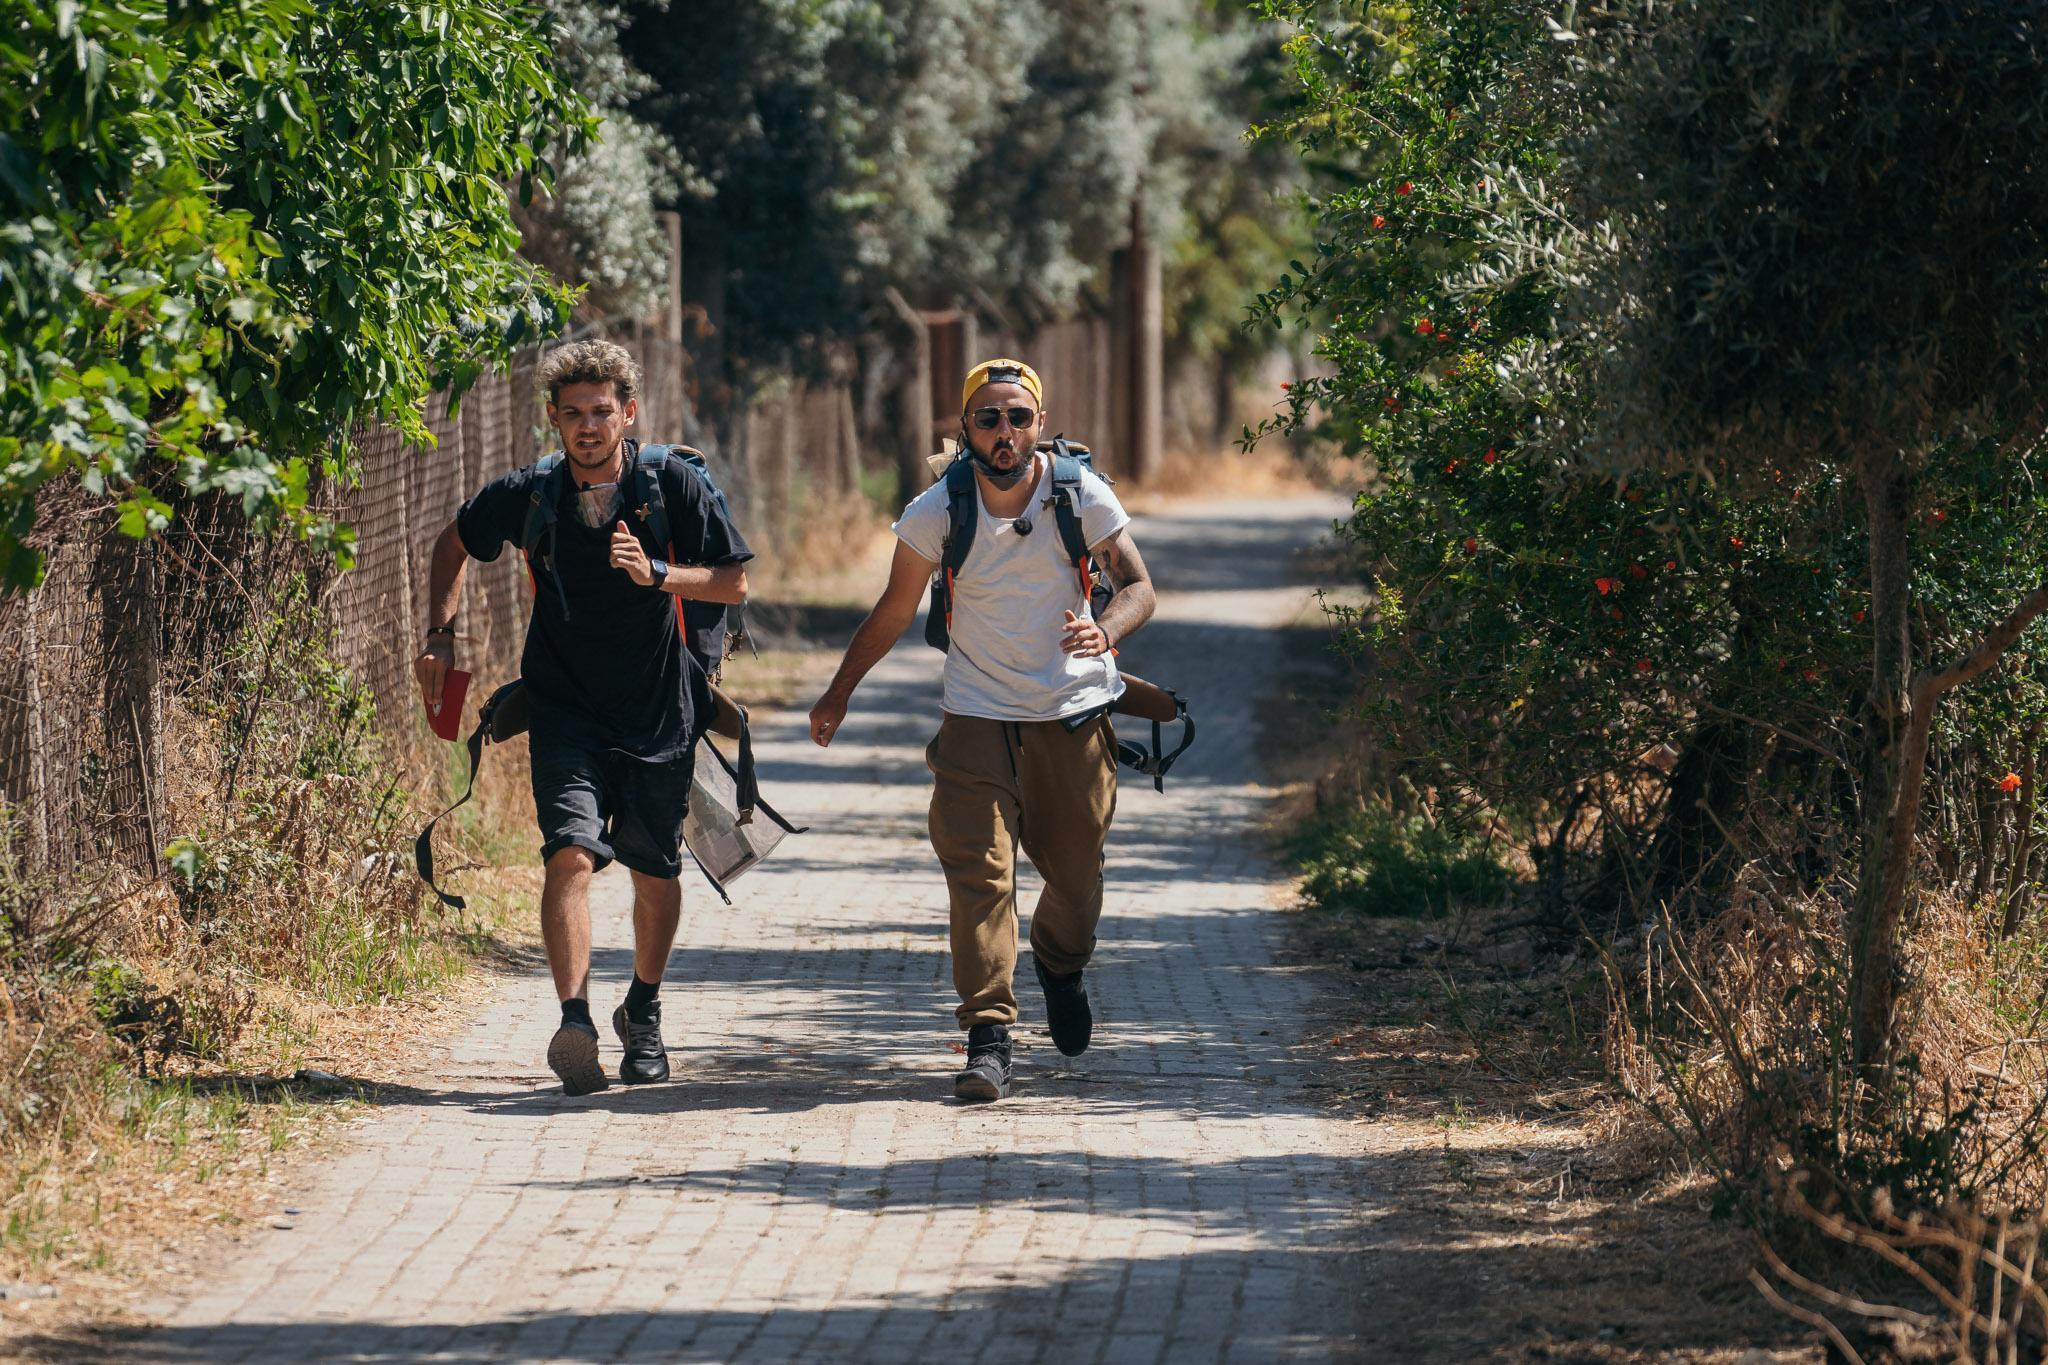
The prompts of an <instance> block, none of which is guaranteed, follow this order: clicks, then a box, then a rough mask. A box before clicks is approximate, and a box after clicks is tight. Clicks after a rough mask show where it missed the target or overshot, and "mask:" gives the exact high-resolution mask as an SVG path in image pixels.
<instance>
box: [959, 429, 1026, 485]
mask: <svg viewBox="0 0 2048 1365" xmlns="http://www.w3.org/2000/svg"><path fill="white" fill-rule="evenodd" d="M968 449H969V450H972V451H974V463H975V465H976V466H977V467H978V468H979V469H980V470H981V475H982V477H983V478H985V479H987V480H988V481H989V482H990V483H992V484H994V485H995V486H996V487H997V488H1005V489H1007V488H1015V487H1016V486H1017V484H1018V482H1019V481H1020V480H1022V479H1023V477H1024V476H1025V475H1026V474H1028V473H1030V472H1031V468H1032V464H1033V461H1032V458H1031V456H1032V448H1031V447H1030V446H1028V445H1025V444H1022V443H1021V442H1018V441H1014V440H1011V441H997V442H996V443H995V444H994V445H992V446H990V447H989V452H988V454H986V455H983V454H982V453H981V452H980V451H978V450H974V447H973V446H972V445H970V446H969V447H968ZM1004 458H1008V459H1010V460H1011V461H1012V463H1011V465H1010V467H1009V468H1008V469H1004V468H1002V467H1001V465H1000V464H999V463H998V461H1000V460H1002V459H1004Z"/></svg>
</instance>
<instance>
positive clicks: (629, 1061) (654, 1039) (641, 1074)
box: [612, 1000, 668, 1085]
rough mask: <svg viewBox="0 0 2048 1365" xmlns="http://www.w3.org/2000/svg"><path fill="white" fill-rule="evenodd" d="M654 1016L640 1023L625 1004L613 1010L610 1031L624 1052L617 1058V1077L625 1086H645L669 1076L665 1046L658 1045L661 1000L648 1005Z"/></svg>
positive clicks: (659, 1041) (659, 1038) (659, 1040)
mask: <svg viewBox="0 0 2048 1365" xmlns="http://www.w3.org/2000/svg"><path fill="white" fill-rule="evenodd" d="M649 1008H650V1009H652V1010H653V1011H654V1017H653V1018H652V1019H649V1020H648V1021H647V1022H646V1023H644V1024H643V1023H640V1022H639V1021H638V1020H636V1019H634V1018H633V1016H632V1015H630V1014H628V1013H626V1007H625V1006H624V1005H621V1006H619V1007H618V1008H617V1009H615V1010H613V1011H612V1032H614V1033H616V1034H618V1035H619V1046H620V1047H622V1048H624V1049H626V1055H625V1056H624V1057H622V1058H620V1059H619V1079H620V1080H622V1081H624V1082H625V1083H626V1084H627V1085H645V1084H646V1083H647V1082H649V1081H665V1080H667V1079H668V1049H667V1048H665V1047H663V1046H662V1045H661V1002H660V1001H659V1000H656V1001H654V1002H652V1004H650V1005H649Z"/></svg>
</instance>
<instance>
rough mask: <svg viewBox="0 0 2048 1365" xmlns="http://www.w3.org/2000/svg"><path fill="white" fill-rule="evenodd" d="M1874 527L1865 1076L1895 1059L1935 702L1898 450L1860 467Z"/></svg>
mask: <svg viewBox="0 0 2048 1365" xmlns="http://www.w3.org/2000/svg"><path fill="white" fill-rule="evenodd" d="M1860 475H1861V481H1862V484H1863V502H1864V508H1865V511H1866V514H1867V516H1868V519H1869V531H1870V619H1871V623H1872V626H1873V635H1874V643H1873V645H1872V648H1871V663H1872V675H1871V683H1870V699H1869V734H1868V739H1867V744H1866V747H1865V768H1864V786H1863V820H1862V823H1863V854H1862V874H1861V876H1860V877H1859V878H1858V881H1857V887H1856V905H1855V909H1854V912H1853V915H1852V917H1851V920H1850V930H1849V1027H1850V1038H1851V1050H1852V1056H1853V1057H1854V1060H1855V1063H1856V1067H1857V1069H1858V1071H1859V1072H1860V1073H1861V1074H1862V1075H1863V1077H1864V1078H1865V1079H1866V1080H1870V1081H1875V1080H1877V1079H1879V1078H1880V1077H1881V1076H1882V1075H1883V1073H1884V1070H1885V1066H1886V1063H1887V1062H1888V1061H1889V1060H1890V1055H1891V1042H1892V1030H1893V1027H1894V1022H1895V1021H1894V1018H1893V1015H1894V1009H1895V1006H1896V1004H1897V1000H1898V989H1899V961H1898V959H1899V939H1900V930H1901V928H1902V926H1903V924H1904V921H1905V912H1906V895H1907V891H1908V882H1909V880H1910V875H1911V872H1912V859H1913V834H1914V827H1915V824H1916V821H1917V817H1918V814H1919V804H1920V786H1921V780H1922V777H1923V775H1924V773H1925V771H1926V764H1927V740H1928V720H1929V716H1928V714H1927V713H1928V712H1929V711H1931V710H1932V708H1933V703H1934V698H1933V696H1932V695H1929V696H1927V697H1926V698H1924V699H1923V698H1920V697H1916V696H1915V695H1914V688H1913V680H1912V637H1911V626H1910V623H1909V621H1908V619H1907V616H1908V611H1909V608H1910V606H1911V603H1912V570H1911V564H1910V561H1909V560H1908V557H1907V543H1906V542H1907V530H1906V521H1907V503H1908V499H1909V497H1910V495H1911V491H1912V479H1911V475H1910V474H1909V472H1908V471H1907V468H1906V462H1905V458H1904V456H1903V455H1902V454H1901V453H1899V452H1896V451H1892V452H1883V453H1873V454H1870V455H1867V456H1866V457H1865V458H1864V460H1863V461H1862V465H1861V469H1860Z"/></svg>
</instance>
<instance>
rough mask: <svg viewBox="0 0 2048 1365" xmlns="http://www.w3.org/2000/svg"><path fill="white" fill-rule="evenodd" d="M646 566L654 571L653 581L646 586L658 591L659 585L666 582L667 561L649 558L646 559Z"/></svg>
mask: <svg viewBox="0 0 2048 1365" xmlns="http://www.w3.org/2000/svg"><path fill="white" fill-rule="evenodd" d="M647 567H648V568H649V569H651V570H653V571H654V581H653V582H652V583H649V584H648V585H647V586H648V587H650V588H652V589H654V590H655V591H656V592H660V591H661V585H662V584H664V583H666V582H668V561H667V560H666V559H650V560H648V561H647Z"/></svg>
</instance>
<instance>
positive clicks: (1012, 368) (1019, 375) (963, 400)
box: [960, 356, 1045, 412]
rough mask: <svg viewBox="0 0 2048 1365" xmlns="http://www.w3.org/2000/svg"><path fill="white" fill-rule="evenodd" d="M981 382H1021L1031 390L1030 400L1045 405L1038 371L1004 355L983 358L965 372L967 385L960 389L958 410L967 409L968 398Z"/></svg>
mask: <svg viewBox="0 0 2048 1365" xmlns="http://www.w3.org/2000/svg"><path fill="white" fill-rule="evenodd" d="M983 384H1022V385H1023V386H1024V387H1025V388H1026V389H1029V390H1030V391H1031V397H1032V401H1034V402H1036V403H1037V404H1038V406H1040V407H1041V408H1042V407H1044V406H1045V386H1044V385H1043V384H1041V383H1040V382H1039V380H1038V371H1036V370H1034V369H1032V368H1031V367H1030V366H1029V365H1026V364H1025V363H1024V362H1023V361H1021V360H1011V359H1010V358H1009V357H1007V356H1004V357H1000V358H998V359H995V360H984V361H982V362H981V363H980V364H979V365H976V366H975V367H974V368H973V369H971V370H969V371H968V372H967V386H966V387H965V388H963V389H961V390H960V411H962V412H965V411H967V403H968V400H970V399H971V398H973V397H974V391H975V390H976V389H978V388H980V387H981V386H982V385H983Z"/></svg>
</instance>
